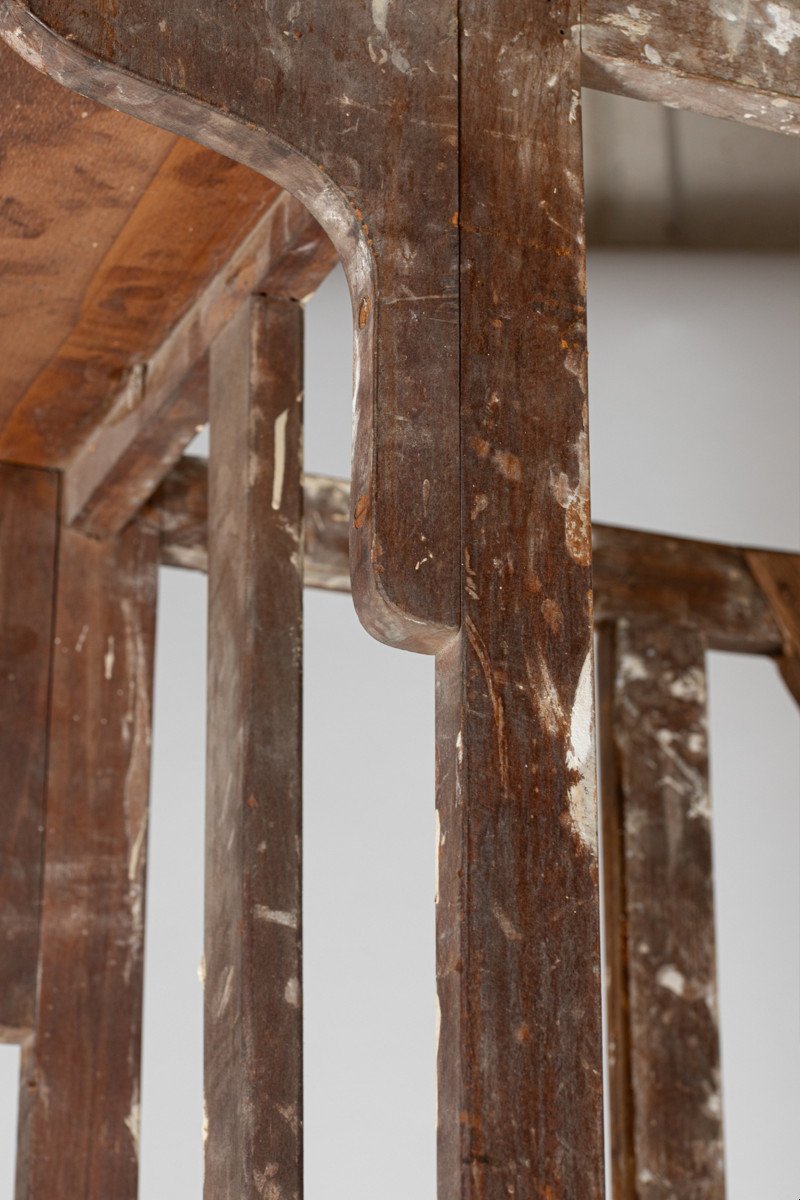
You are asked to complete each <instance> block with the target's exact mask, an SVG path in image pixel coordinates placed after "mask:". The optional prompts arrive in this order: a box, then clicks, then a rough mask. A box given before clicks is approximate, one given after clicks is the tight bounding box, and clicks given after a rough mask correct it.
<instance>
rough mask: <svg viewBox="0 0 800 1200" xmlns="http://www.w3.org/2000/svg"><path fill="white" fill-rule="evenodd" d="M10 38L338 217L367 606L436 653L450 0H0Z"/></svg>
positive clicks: (443, 503)
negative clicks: (399, 0) (188, 0)
mask: <svg viewBox="0 0 800 1200" xmlns="http://www.w3.org/2000/svg"><path fill="white" fill-rule="evenodd" d="M0 33H2V36H3V37H4V38H5V39H6V40H7V41H8V42H9V44H11V45H12V47H13V48H14V49H15V50H17V52H18V53H20V54H21V55H22V56H23V57H25V58H27V60H28V61H29V62H31V63H33V64H34V65H36V66H38V67H40V68H41V69H43V70H45V71H46V72H47V73H49V74H51V75H52V76H53V77H54V78H56V79H58V80H59V81H60V82H62V83H64V84H66V85H67V86H68V87H72V88H74V89H75V90H77V91H80V92H82V93H83V94H85V95H89V96H91V97H93V98H94V99H96V100H99V101H101V102H103V103H108V104H110V105H111V106H112V107H115V108H117V109H121V110H124V111H126V112H131V113H134V114H135V115H137V116H139V117H142V118H143V119H145V120H149V121H152V122H153V123H155V124H160V125H162V126H163V127H165V128H169V129H171V130H173V131H175V132H180V133H184V134H186V135H187V136H190V137H193V138H196V139H197V140H198V141H201V142H202V143H203V144H204V145H206V146H208V147H210V148H212V149H216V150H219V151H220V152H222V153H223V154H227V155H229V156H230V157H231V158H234V159H236V160H238V161H240V162H243V163H246V164H247V165H249V166H252V167H254V168H255V169H256V170H259V171H263V172H264V173H265V174H268V175H269V176H270V177H271V178H273V179H275V180H276V181H277V182H278V183H280V184H281V185H282V186H284V187H286V188H287V189H288V190H289V191H291V192H293V193H294V194H295V195H296V196H297V197H298V198H299V199H300V200H301V201H302V202H303V203H305V204H306V205H307V207H308V208H309V209H310V210H311V212H312V213H313V214H314V215H315V216H316V217H317V219H318V220H319V221H320V223H321V224H322V225H323V226H324V227H325V229H326V230H327V232H328V233H329V235H330V237H331V239H332V240H333V242H334V243H335V245H336V247H337V250H338V251H339V254H340V257H341V259H342V261H343V263H344V266H345V270H346V272H347V275H348V279H349V284H350V290H351V294H352V299H353V315H354V329H355V353H356V422H355V444H354V484H353V518H354V519H353V523H352V564H353V573H354V597H355V599H356V605H357V607H358V609H359V614H360V616H361V619H362V620H363V621H364V623H365V624H366V625H367V626H368V627H369V628H370V629H371V631H372V632H373V633H375V634H376V636H378V637H380V638H382V639H383V640H386V641H389V642H392V643H395V644H402V645H408V646H411V647H413V648H416V649H425V650H433V649H435V648H436V647H437V646H438V645H440V644H441V643H442V641H443V639H444V638H445V637H446V636H448V635H449V634H450V633H451V632H452V630H453V629H454V628H455V627H456V625H457V623H458V606H459V596H458V548H457V540H458V539H457V527H458V511H459V489H458V311H457V310H458V245H459V232H458V215H457V214H458V207H459V202H458V105H457V96H458V26H457V5H456V2H455V0H445V2H444V3H442V2H441V0H420V3H418V4H416V5H414V6H413V7H412V8H408V7H407V6H406V7H404V6H402V5H399V4H389V3H375V4H373V5H369V6H367V5H363V6H355V7H353V5H352V4H349V3H346V2H345V0H336V2H332V0H307V3H305V4H304V5H303V6H302V7H301V8H300V9H298V8H296V6H295V0H278V3H274V4H270V5H269V6H267V7H265V6H264V4H263V3H262V2H261V0H243V3H241V4H237V5H236V6H232V5H227V4H221V5H218V6H217V7H216V8H215V10H214V12H213V13H212V12H209V11H208V10H207V9H206V7H204V6H202V5H200V6H194V7H192V6H187V5H185V4H183V3H182V0H168V2H166V3H163V4H161V5H160V6H159V7H158V9H155V8H154V7H153V6H152V4H150V3H149V0H121V2H115V3H114V4H113V5H109V4H107V3H105V0H91V2H90V3H89V4H86V3H84V2H83V0H32V3H31V4H30V5H28V4H23V3H21V2H20V0H2V3H1V4H0ZM423 558H424V559H425V565H424V568H422V567H420V569H416V564H417V563H419V562H420V561H421V560H422V559H423Z"/></svg>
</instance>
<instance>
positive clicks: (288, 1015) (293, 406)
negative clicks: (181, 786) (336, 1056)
mask: <svg viewBox="0 0 800 1200" xmlns="http://www.w3.org/2000/svg"><path fill="white" fill-rule="evenodd" d="M302 352H303V344H302V309H301V307H300V306H299V305H298V304H296V303H294V302H292V301H289V300H269V299H262V298H256V299H254V300H253V301H252V302H251V304H250V305H248V306H246V308H245V310H244V311H243V312H242V313H241V314H240V315H239V316H238V317H237V318H236V319H235V320H234V321H233V322H232V323H231V325H230V326H229V327H228V329H227V330H226V331H225V332H224V333H223V334H222V335H221V336H220V338H219V339H218V340H217V342H215V344H214V346H213V347H212V351H211V457H210V465H209V556H208V557H209V716H208V797H207V816H206V854H207V859H206V1001H205V1004H206V1017H205V1023H206V1024H205V1028H206V1035H205V1078H206V1113H207V1140H206V1176H205V1194H206V1196H207V1197H208V1198H209V1200H221V1198H222V1197H228V1196H230V1197H234V1196H235V1197H236V1198H237V1200H257V1198H260V1197H263V1196H271V1197H274V1198H275V1200H299V1197H300V1195H301V1193H302V1020H301V941H300V921H301V908H300V902H301V874H300V868H301V857H300V835H301V752H302V741H301V722H302V711H301V669H302V578H303V564H302V461H301V460H302V403H301V401H302V390H301V389H302Z"/></svg>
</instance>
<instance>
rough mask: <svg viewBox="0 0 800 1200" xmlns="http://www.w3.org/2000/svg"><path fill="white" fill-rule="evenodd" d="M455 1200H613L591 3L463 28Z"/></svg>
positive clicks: (444, 1059)
mask: <svg viewBox="0 0 800 1200" xmlns="http://www.w3.org/2000/svg"><path fill="white" fill-rule="evenodd" d="M461 20H462V26H461V126H460V127H461V214H460V224H461V442H462V453H461V462H462V505H461V507H462V526H461V540H462V572H463V575H462V630H461V632H460V634H459V635H458V636H457V637H456V639H455V640H454V641H453V642H452V644H451V645H450V647H449V648H448V649H447V650H445V651H444V652H443V653H441V654H440V657H439V664H438V692H439V710H438V722H439V728H438V763H439V798H438V812H439V821H440V836H439V843H440V848H439V863H440V876H439V878H440V898H439V907H438V974H439V999H440V1008H441V1034H440V1042H439V1200H477V1198H478V1197H480V1198H481V1200H507V1197H509V1196H518V1197H522V1196H526V1197H527V1196H530V1197H533V1196H536V1197H547V1198H548V1200H578V1198H580V1200H599V1197H601V1196H602V1195H603V1166H602V1158H603V1153H602V1144H603V1143H602V1071H601V1039H600V971H599V932H598V929H599V922H598V894H597V885H598V880H597V826H596V801H595V778H594V753H593V676H592V609H591V576H590V559H591V537H590V524H589V491H588V453H587V431H586V422H587V410H586V371H585V359H586V355H585V294H584V241H583V194H582V182H581V180H582V171H581V137H580V91H579V87H580V80H579V63H578V45H577V42H576V41H575V40H574V39H573V36H572V30H573V27H574V25H575V24H576V22H577V20H578V6H577V4H572V3H565V2H563V0H562V2H560V3H557V4H550V3H546V0H534V2H533V3H531V2H530V0H528V2H526V3H523V2H522V0H508V2H506V3H504V4H502V5H487V4H483V3H479V2H478V0H474V2H473V0H467V3H465V4H462V6H461Z"/></svg>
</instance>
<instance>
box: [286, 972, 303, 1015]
mask: <svg viewBox="0 0 800 1200" xmlns="http://www.w3.org/2000/svg"><path fill="white" fill-rule="evenodd" d="M283 998H284V1000H285V1001H286V1003H287V1004H290V1005H291V1006H292V1008H299V1007H300V981H299V980H298V979H297V978H296V977H295V976H294V975H293V976H292V978H291V979H290V980H288V982H287V984H286V987H285V988H284V992H283Z"/></svg>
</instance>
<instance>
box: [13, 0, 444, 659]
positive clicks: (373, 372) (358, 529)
mask: <svg viewBox="0 0 800 1200" xmlns="http://www.w3.org/2000/svg"><path fill="white" fill-rule="evenodd" d="M0 37H2V38H3V40H4V41H5V42H6V43H7V44H8V45H9V46H10V48H11V49H12V50H13V51H15V53H17V54H19V55H20V56H21V57H22V58H24V59H25V60H26V62H28V63H30V64H31V66H33V67H35V68H36V69H37V70H39V71H42V72H43V73H44V74H46V75H49V76H50V77H51V78H53V79H55V80H56V81H57V82H58V83H61V84H62V85H63V86H64V87H68V88H70V89H72V90H73V91H76V92H78V93H80V94H81V95H84V96H87V97H88V98H89V99H91V100H95V101H97V102H98V103H100V104H105V105H107V106H108V107H110V108H113V109H116V110H117V111H119V112H125V113H128V114H129V115H131V116H134V117H137V118H138V119H139V120H142V121H146V122H148V123H149V124H151V125H157V126H159V127H160V128H162V129H166V130H168V131H169V132H172V133H176V134H180V135H181V136H183V137H186V138H189V139H190V140H192V141H195V142H198V143H200V144H201V145H203V146H205V147H207V148H208V149H210V150H215V151H217V152H218V153H219V154H223V155H225V156H227V157H228V158H232V159H234V160H235V161H237V162H240V163H243V164H244V165H245V166H248V167H251V168H252V169H253V170H255V171H258V172H259V173H260V174H263V175H266V176H267V177H268V178H270V179H272V180H273V181H274V182H275V183H277V184H278V185H279V186H281V187H283V188H284V189H285V190H286V191H288V192H290V193H291V194H292V195H293V196H294V197H295V198H296V199H297V200H299V201H300V202H301V203H302V204H303V205H304V206H305V207H306V208H307V209H308V210H309V212H310V213H311V214H312V216H314V217H315V219H316V220H317V221H318V222H319V224H320V225H321V226H322V228H323V229H324V230H325V232H326V233H327V235H328V236H329V238H330V239H331V241H332V242H333V244H334V246H335V247H336V250H337V252H338V255H339V258H340V261H341V262H342V265H343V267H344V271H345V275H346V278H347V281H348V286H349V289H350V297H351V303H352V310H353V313H352V316H353V345H354V357H355V378H356V381H357V383H356V389H355V397H354V422H353V428H354V430H355V433H354V445H353V487H352V495H353V497H354V503H355V498H357V502H358V506H359V514H358V519H353V520H351V522H350V527H349V528H350V564H351V578H352V579H353V580H354V581H355V585H354V587H353V598H354V602H355V607H356V611H357V613H358V616H359V619H360V621H361V623H362V624H363V625H364V627H365V628H366V629H367V631H368V632H369V633H370V634H371V635H372V636H373V637H375V638H377V639H378V641H381V642H384V643H386V644H388V645H393V646H397V647H400V648H403V649H407V650H415V651H419V652H422V653H428V654H431V653H435V652H436V651H437V650H438V649H439V648H440V647H441V646H442V645H444V644H445V643H446V642H447V641H448V640H449V639H450V638H452V636H453V633H454V632H455V628H456V624H452V625H451V624H441V623H439V622H438V621H436V620H431V619H430V617H429V616H428V615H426V614H424V613H420V612H413V611H408V610H407V608H405V607H403V608H401V606H400V604H399V603H398V602H397V601H396V600H395V599H394V598H393V597H392V596H391V595H389V594H388V593H387V589H386V584H385V583H384V580H383V578H382V572H381V570H380V564H379V563H378V562H377V558H376V556H375V555H374V548H375V547H376V546H377V545H379V544H380V538H379V532H378V530H379V526H378V520H379V515H378V512H377V504H376V497H377V493H378V482H377V464H376V448H375V438H374V425H375V419H374V414H375V406H376V389H377V378H378V371H377V349H378V339H377V326H376V321H375V320H370V319H367V320H364V314H365V313H366V314H370V313H375V311H376V308H377V307H378V305H377V301H378V300H379V298H380V297H379V286H378V269H377V263H376V260H375V257H374V255H373V252H372V250H371V247H370V243H369V240H368V236H367V233H366V231H365V229H364V227H363V226H362V224H361V221H360V217H359V214H358V213H357V211H356V210H355V209H354V208H353V206H352V205H351V203H350V201H349V200H348V198H347V196H346V195H345V194H344V192H343V191H342V190H341V189H340V188H339V186H338V185H337V183H336V182H335V181H334V180H332V179H331V178H330V177H329V176H328V175H327V174H326V173H325V171H324V170H323V169H322V168H321V167H320V166H319V164H315V163H312V162H311V161H309V160H308V159H307V158H306V157H305V156H304V155H303V154H301V153H300V152H299V151H298V150H296V149H295V148H294V147H292V146H290V145H288V144H287V143H286V142H285V141H283V140H282V139H281V138H280V137H278V136H277V135H276V134H274V133H272V132H271V131H268V130H266V129H264V128H259V127H256V126H254V125H251V124H249V123H248V122H246V121H244V120H242V119H240V118H238V117H236V116H234V115H233V114H231V113H229V112H222V111H221V110H217V109H214V108H213V107H211V105H209V104H207V103H205V102H203V101H200V100H196V99H194V98H193V97H190V96H188V95H185V94H183V93H178V92H175V91H172V90H170V89H168V88H165V87H162V86H159V85H157V84H155V83H151V82H148V81H146V80H144V79H141V78H140V77H138V76H136V75H134V74H131V73H130V72H127V71H125V70H123V69H122V68H119V67H115V66H111V65H110V64H108V63H106V62H103V61H101V60H99V59H95V58H94V57H92V56H91V55H90V54H87V53H86V52H85V51H83V50H82V49H81V48H80V47H79V46H78V45H77V44H75V43H74V42H72V41H70V40H68V38H65V37H61V36H60V35H59V34H56V33H55V32H54V31H53V30H52V29H50V28H49V27H48V26H47V25H45V24H44V23H43V22H42V21H40V20H38V18H36V17H35V16H34V15H33V14H32V13H31V12H30V10H29V9H28V7H27V5H26V4H25V3H24V0H0ZM353 516H354V517H355V514H353ZM453 583H454V587H455V580H454V581H453ZM431 602H433V598H432V597H431ZM436 604H437V607H439V608H441V604H440V602H439V599H438V598H437V600H436Z"/></svg>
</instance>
